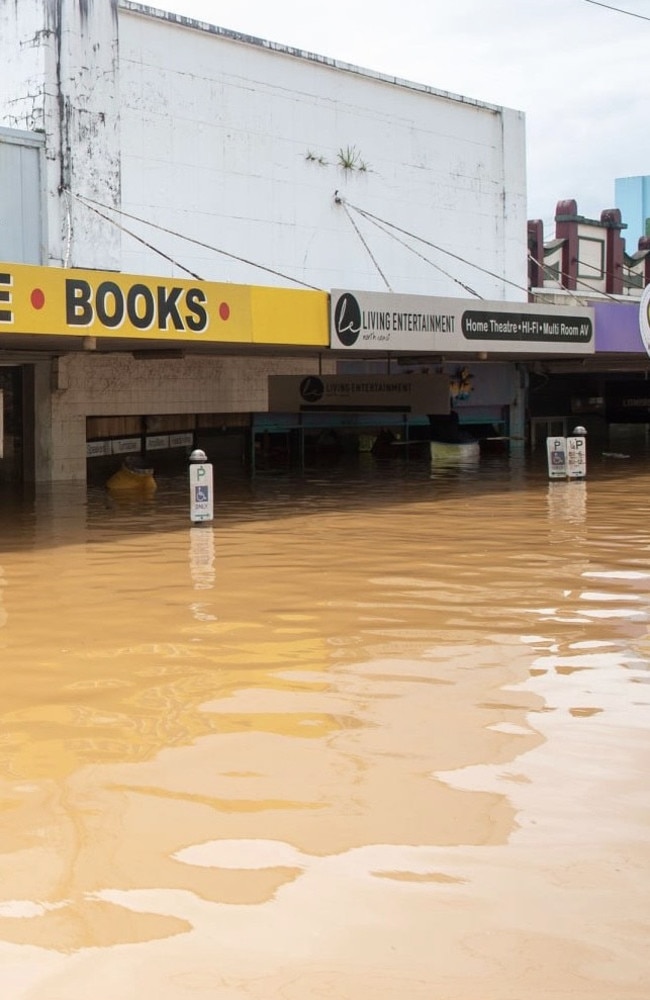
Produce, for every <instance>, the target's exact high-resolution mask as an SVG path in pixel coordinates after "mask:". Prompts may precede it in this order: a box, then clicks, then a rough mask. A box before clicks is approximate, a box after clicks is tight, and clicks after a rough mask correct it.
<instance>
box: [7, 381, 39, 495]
mask: <svg viewBox="0 0 650 1000" xmlns="http://www.w3.org/2000/svg"><path fill="white" fill-rule="evenodd" d="M33 383H34V379H33V366H32V365H0V406H1V407H2V416H1V418H0V434H1V435H2V440H1V442H0V444H1V446H0V483H22V482H26V481H29V480H30V479H32V478H33V472H34V470H33V457H32V456H33V447H30V445H31V444H33V436H34V435H33V426H32V424H33V421H30V422H29V426H27V425H26V419H25V414H26V412H32V413H33V405H32V407H31V409H30V407H26V405H25V404H26V399H28V398H31V399H32V400H33Z"/></svg>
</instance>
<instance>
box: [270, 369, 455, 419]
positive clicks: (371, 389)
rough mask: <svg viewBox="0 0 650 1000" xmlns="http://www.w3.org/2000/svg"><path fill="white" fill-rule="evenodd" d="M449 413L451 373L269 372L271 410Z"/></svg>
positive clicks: (284, 411)
mask: <svg viewBox="0 0 650 1000" xmlns="http://www.w3.org/2000/svg"><path fill="white" fill-rule="evenodd" d="M296 410H300V411H302V412H306V411H309V410H324V411H327V410H334V411H336V410H340V411H345V410H348V411H350V410H357V411H359V410H374V411H383V412H388V411H391V410H393V411H397V412H400V413H419V414H426V413H440V414H445V413H449V376H448V375H269V412H271V413H294V412H295V411H296Z"/></svg>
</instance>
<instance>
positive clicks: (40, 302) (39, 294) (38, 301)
mask: <svg viewBox="0 0 650 1000" xmlns="http://www.w3.org/2000/svg"><path fill="white" fill-rule="evenodd" d="M30 298H31V303H32V306H33V307H34V309H42V308H43V306H44V305H45V292H44V291H43V290H42V289H41V288H35V289H34V291H33V292H32V294H31V296H30Z"/></svg>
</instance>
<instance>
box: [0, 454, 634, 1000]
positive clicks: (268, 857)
mask: <svg viewBox="0 0 650 1000" xmlns="http://www.w3.org/2000/svg"><path fill="white" fill-rule="evenodd" d="M186 492H187V490H186V485H185V480H184V477H183V478H181V479H180V480H171V479H170V480H164V479H161V482H160V488H159V490H158V493H157V495H156V496H155V498H154V499H153V500H147V501H142V502H138V501H135V500H131V501H129V500H122V501H118V500H115V499H110V498H109V497H107V496H106V495H105V494H104V492H103V491H102V490H101V489H98V490H95V489H90V490H89V491H88V492H87V491H86V490H85V489H84V490H81V489H73V488H52V489H49V490H43V491H39V492H38V493H37V495H36V496H35V497H32V498H29V497H24V498H20V499H19V498H16V497H15V496H14V497H9V496H7V495H6V494H5V495H4V496H3V497H2V512H1V515H0V664H1V670H0V687H1V698H0V983H1V984H2V985H1V989H0V992H1V995H2V998H3V1000H18V998H19V1000H88V998H92V1000H136V998H137V1000H141V998H142V997H151V998H155V1000H185V998H188V1000H190V998H206V1000H207V998H217V1000H274V998H279V1000H324V998H328V1000H387V998H390V1000H420V998H422V1000H568V998H571V1000H648V997H649V996H650V951H649V949H648V940H649V931H650V906H649V904H648V899H649V889H650V874H649V860H650V839H649V820H650V798H649V794H648V774H649V766H650V727H649V720H650V710H649V702H650V687H649V686H648V685H649V682H650V671H649V669H648V668H649V663H650V638H649V631H648V623H649V612H650V464H644V463H642V462H636V461H633V460H629V461H627V462H626V461H618V462H617V461H615V460H609V461H608V460H606V459H602V460H600V461H597V460H596V461H594V462H592V463H591V467H590V471H589V479H588V481H587V482H572V483H569V482H560V483H557V482H554V483H549V482H548V480H547V478H546V472H545V469H543V468H541V467H539V464H538V465H536V466H535V465H532V464H531V460H530V459H526V460H521V461H520V460H518V459H517V458H516V457H513V458H512V459H510V460H509V459H508V458H507V457H500V456H496V457H492V458H486V459H482V460H481V462H480V464H479V465H477V466H475V467H469V468H463V467H450V468H439V469H435V470H433V472H432V470H431V469H429V468H428V467H427V466H426V465H425V464H423V463H421V462H417V461H414V462H410V463H402V462H397V463H394V464H392V465H389V464H385V465H382V464H381V463H375V462H374V460H372V459H369V461H368V465H367V466H365V467H364V466H362V465H359V466H355V467H351V466H350V467H344V468H339V469H336V468H333V469H330V470H323V471H320V472H311V473H308V474H306V475H305V476H304V477H302V478H300V477H296V478H291V477H281V476H277V477H273V476H268V475H266V476H260V477H259V478H257V479H256V480H255V481H254V482H253V483H248V482H243V481H238V480H236V479H234V480H232V481H225V480H224V481H221V480H220V479H219V477H218V476H217V483H216V519H215V521H214V523H213V524H212V525H210V526H201V527H191V526H190V523H189V514H188V500H187V496H186Z"/></svg>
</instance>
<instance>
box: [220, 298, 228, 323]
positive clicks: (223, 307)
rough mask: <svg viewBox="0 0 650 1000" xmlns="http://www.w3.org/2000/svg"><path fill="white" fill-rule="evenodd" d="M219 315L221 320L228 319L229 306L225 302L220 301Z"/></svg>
mask: <svg viewBox="0 0 650 1000" xmlns="http://www.w3.org/2000/svg"><path fill="white" fill-rule="evenodd" d="M219 315H220V316H221V319H223V320H226V319H230V306H229V305H228V303H227V302H222V303H221V305H220V306H219Z"/></svg>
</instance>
